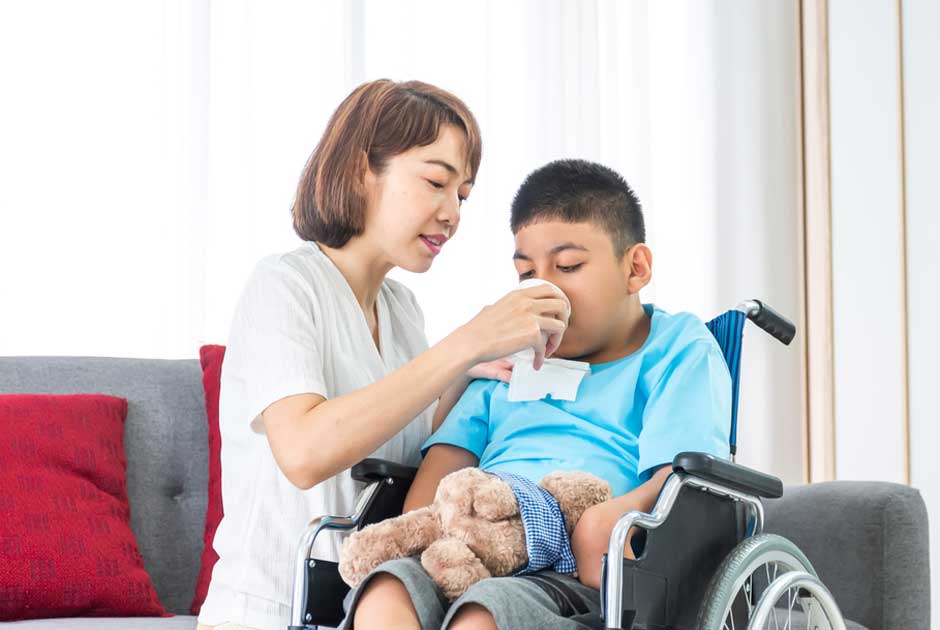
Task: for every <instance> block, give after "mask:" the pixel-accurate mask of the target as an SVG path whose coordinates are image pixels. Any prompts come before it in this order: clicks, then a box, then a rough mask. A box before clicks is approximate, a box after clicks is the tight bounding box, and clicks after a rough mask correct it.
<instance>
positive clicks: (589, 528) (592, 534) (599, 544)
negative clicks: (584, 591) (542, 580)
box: [571, 465, 672, 588]
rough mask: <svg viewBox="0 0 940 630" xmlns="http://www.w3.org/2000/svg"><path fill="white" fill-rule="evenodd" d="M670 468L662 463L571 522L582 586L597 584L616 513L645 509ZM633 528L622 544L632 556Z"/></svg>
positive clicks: (572, 544)
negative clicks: (626, 489)
mask: <svg viewBox="0 0 940 630" xmlns="http://www.w3.org/2000/svg"><path fill="white" fill-rule="evenodd" d="M671 472H672V466H669V465H665V466H662V467H661V468H659V470H657V471H656V473H655V474H654V475H653V476H652V477H651V478H650V479H649V481H647V482H645V483H644V484H642V485H641V486H639V487H637V488H634V489H633V490H632V491H630V492H628V493H627V494H625V495H623V496H620V497H616V498H614V499H611V500H610V501H605V502H604V503H598V504H597V505H595V506H592V507H590V508H588V509H587V510H585V511H584V514H582V515H581V520H579V521H578V524H577V525H575V528H574V531H573V532H572V533H571V551H572V553H574V559H575V562H576V564H577V566H578V579H579V580H580V581H581V583H582V584H584V585H585V586H590V587H591V588H600V584H601V559H602V558H603V556H604V554H605V553H607V544H608V542H609V541H610V534H611V533H612V532H613V530H614V525H616V524H617V521H618V520H620V517H621V516H623V515H624V514H626V513H627V512H629V511H630V510H639V511H641V512H649V511H650V510H652V509H653V505H654V504H655V503H656V498H657V497H658V496H659V490H660V489H661V488H662V487H663V484H664V483H665V482H666V478H667V477H668V476H669V474H670V473H671ZM635 532H636V528H633V529H631V530H630V532H629V533H628V534H627V544H626V545H625V546H624V550H623V557H624V558H630V559H634V558H633V548H632V547H631V546H630V540H631V539H632V538H633V534H634V533H635Z"/></svg>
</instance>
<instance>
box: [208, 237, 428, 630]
mask: <svg viewBox="0 0 940 630" xmlns="http://www.w3.org/2000/svg"><path fill="white" fill-rule="evenodd" d="M376 309H377V314H378V329H379V344H380V347H381V353H380V352H379V350H378V349H377V348H376V346H375V343H374V342H373V339H372V334H371V332H370V330H369V327H368V325H367V323H366V319H365V316H364V315H363V313H362V309H361V308H360V306H359V303H358V302H357V301H356V298H355V296H354V295H353V292H352V289H350V287H349V284H348V283H347V282H346V279H345V278H344V277H343V275H342V273H340V271H339V269H337V268H336V266H335V265H334V264H333V263H332V261H331V260H330V259H329V258H328V257H327V256H326V255H325V254H324V253H323V252H322V251H321V250H320V248H319V247H318V246H317V245H316V243H313V242H307V243H304V244H303V245H302V246H301V247H299V248H297V249H296V250H294V251H292V252H289V253H286V254H281V255H275V256H269V257H267V258H265V259H263V260H262V261H261V262H260V263H258V265H257V267H256V268H255V270H254V271H253V273H252V274H251V277H250V278H249V279H248V284H247V286H246V287H245V289H244V291H243V293H242V295H241V298H240V299H239V302H238V305H237V307H236V309H235V316H234V319H233V321H232V327H231V332H230V335H229V341H228V346H227V348H226V352H225V360H224V362H223V364H222V384H221V393H220V401H219V426H220V431H221V435H222V504H223V509H224V513H225V516H224V517H223V519H222V522H221V523H220V524H219V528H218V530H217V531H216V534H215V540H214V545H213V546H214V547H215V550H216V552H217V553H218V554H219V561H218V562H217V563H216V565H215V567H214V569H213V572H212V581H211V584H210V586H209V592H208V595H207V597H206V601H205V603H204V604H203V606H202V610H201V612H200V614H199V622H200V623H204V624H209V625H217V624H220V623H225V622H233V623H239V624H242V625H246V626H251V627H255V628H260V629H263V630H283V629H284V628H285V627H286V626H287V625H288V624H289V617H290V598H291V589H292V578H293V572H292V569H293V560H294V553H295V551H296V546H297V542H298V540H299V537H300V534H301V533H302V531H303V530H304V528H305V527H306V526H307V524H308V523H309V522H310V521H311V520H312V519H314V518H316V517H317V516H321V515H324V514H331V515H348V514H351V513H352V511H353V508H354V502H355V497H356V493H357V492H358V491H359V489H360V488H361V485H362V484H360V483H358V482H354V481H353V480H352V478H351V477H350V474H349V471H348V470H347V471H344V472H342V473H340V474H338V475H336V476H334V477H332V478H330V479H327V480H325V481H323V482H321V483H319V484H317V485H316V486H314V487H313V488H310V489H309V490H301V489H299V488H297V487H296V486H294V485H293V484H291V483H290V482H289V481H288V480H287V478H286V477H285V476H284V474H283V473H282V472H281V470H280V469H279V468H278V466H277V463H276V462H275V460H274V455H273V453H272V452H271V448H270V446H269V445H268V441H267V439H266V438H265V435H264V425H263V424H262V420H261V412H262V411H264V410H265V409H266V408H267V407H268V406H269V405H270V404H271V403H273V402H276V401H278V400H280V399H282V398H284V397H286V396H291V395H294V394H304V393H310V394H320V395H321V396H323V397H325V398H327V399H330V398H335V397H337V396H342V395H343V394H347V393H350V392H353V391H355V390H357V389H361V388H362V387H365V386H367V385H369V384H371V383H374V382H375V381H377V380H379V379H381V378H382V377H384V376H386V375H387V374H389V373H390V372H392V371H394V370H396V369H398V368H399V367H401V366H402V365H404V364H405V363H407V362H408V361H410V360H411V359H413V358H414V357H415V356H417V355H418V354H420V353H421V352H423V351H424V350H426V349H427V347H428V343H427V338H426V337H425V333H424V317H423V315H422V313H421V309H420V308H419V307H418V304H417V302H416V301H415V297H414V294H413V293H412V292H411V291H410V290H409V289H407V288H406V287H405V286H404V285H402V284H401V283H399V282H396V281H395V280H391V279H386V280H385V282H383V284H382V287H381V289H380V291H379V294H378V298H377V302H376ZM435 405H436V403H435V404H432V405H431V406H430V407H428V408H427V409H426V410H424V411H423V412H422V413H421V414H419V415H418V417H416V418H415V419H414V420H413V421H412V422H411V423H410V424H408V425H407V426H406V427H405V428H404V429H402V430H401V431H400V432H399V433H398V434H397V435H396V436H395V437H393V438H392V439H391V440H389V441H388V442H387V443H385V444H383V445H382V446H381V447H379V448H378V450H376V451H375V453H373V454H372V455H371V456H372V457H381V458H383V459H389V460H392V461H395V462H399V463H403V464H408V465H412V466H416V465H417V464H418V463H419V461H420V454H419V448H420V446H421V444H422V443H423V442H424V441H425V440H426V439H427V438H428V436H429V435H430V432H431V420H432V417H433V414H434V407H435ZM340 544H341V537H340V535H338V534H337V533H330V532H324V533H323V534H321V535H320V536H318V538H317V540H316V542H315V544H314V548H313V556H314V557H316V558H322V559H327V560H333V561H336V560H337V559H338V557H339V548H340Z"/></svg>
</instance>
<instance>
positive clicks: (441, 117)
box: [293, 79, 482, 247]
mask: <svg viewBox="0 0 940 630" xmlns="http://www.w3.org/2000/svg"><path fill="white" fill-rule="evenodd" d="M444 124H452V125H454V126H456V127H458V128H459V129H462V130H463V132H464V133H465V134H466V148H467V158H466V159H467V163H468V165H469V166H470V178H471V179H473V178H475V177H476V173H477V169H478V168H479V167H480V157H481V155H482V145H481V141H480V128H479V126H478V125H477V121H476V119H475V118H474V117H473V114H472V113H471V112H470V109H469V108H468V107H467V106H466V105H465V104H464V102H463V101H461V100H460V99H459V98H457V97H456V96H454V95H453V94H451V93H450V92H447V91H445V90H442V89H440V88H438V87H435V86H433V85H428V84H427V83H421V82H420V81H407V82H403V83H397V82H394V81H389V80H387V79H380V80H378V81H372V82H369V83H364V84H362V85H360V86H359V87H357V88H356V89H355V90H353V92H352V93H351V94H350V95H349V96H347V97H346V98H345V100H343V102H342V103H340V106H339V107H338V108H337V109H336V111H335V112H334V113H333V116H332V117H331V118H330V122H329V124H328V125H327V126H326V131H324V132H323V137H322V138H321V139H320V142H319V144H317V148H316V149H314V151H313V154H312V155H311V156H310V159H309V160H308V161H307V165H306V166H305V167H304V172H303V175H302V176H301V178H300V183H299V184H298V185H297V196H296V198H295V200H294V207H293V215H294V231H295V232H297V235H298V236H300V238H302V239H304V240H305V241H317V242H319V243H322V244H324V245H326V246H327V247H342V246H343V245H345V244H346V243H347V241H349V239H350V238H352V237H353V236H356V235H358V234H361V233H362V231H363V230H364V229H365V213H366V196H365V184H364V176H365V172H366V170H365V168H366V156H368V166H369V168H370V169H371V170H372V172H374V173H377V174H381V173H382V171H383V170H384V169H385V166H386V165H387V163H388V160H389V159H390V158H392V157H394V156H396V155H398V154H400V153H404V152H405V151H407V150H408V149H411V148H412V147H416V146H427V145H429V144H431V143H433V142H434V141H435V140H437V136H438V133H439V131H440V128H441V126H442V125H444Z"/></svg>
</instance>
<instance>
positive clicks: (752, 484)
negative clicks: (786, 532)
mask: <svg viewBox="0 0 940 630" xmlns="http://www.w3.org/2000/svg"><path fill="white" fill-rule="evenodd" d="M672 469H673V470H674V471H676V472H684V473H687V474H689V475H693V476H695V477H701V478H702V479H707V480H709V481H714V482H715V483H720V484H722V485H724V486H728V487H729V488H733V489H735V490H740V491H741V492H746V493H748V494H754V495H757V496H759V497H764V498H765V499H776V498H777V497H780V496H782V495H783V482H782V481H780V480H779V479H777V478H776V477H774V476H773V475H768V474H766V473H762V472H760V471H759V470H754V469H753V468H748V467H746V466H741V465H740V464H732V463H731V462H729V461H728V460H726V459H721V458H719V457H715V456H714V455H709V454H708V453H695V452H692V451H685V452H683V453H679V454H678V455H676V457H675V459H673V460H672Z"/></svg>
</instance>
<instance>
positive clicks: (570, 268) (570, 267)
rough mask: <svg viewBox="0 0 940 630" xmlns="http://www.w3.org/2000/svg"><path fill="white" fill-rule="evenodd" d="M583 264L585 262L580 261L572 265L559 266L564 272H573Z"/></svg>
mask: <svg viewBox="0 0 940 630" xmlns="http://www.w3.org/2000/svg"><path fill="white" fill-rule="evenodd" d="M583 264H584V263H578V264H577V265H570V266H568V267H564V266H562V265H558V268H559V269H561V271H562V272H564V273H571V272H572V271H577V270H578V269H579V268H580V267H581V265H583Z"/></svg>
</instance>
